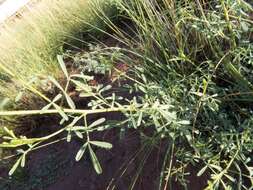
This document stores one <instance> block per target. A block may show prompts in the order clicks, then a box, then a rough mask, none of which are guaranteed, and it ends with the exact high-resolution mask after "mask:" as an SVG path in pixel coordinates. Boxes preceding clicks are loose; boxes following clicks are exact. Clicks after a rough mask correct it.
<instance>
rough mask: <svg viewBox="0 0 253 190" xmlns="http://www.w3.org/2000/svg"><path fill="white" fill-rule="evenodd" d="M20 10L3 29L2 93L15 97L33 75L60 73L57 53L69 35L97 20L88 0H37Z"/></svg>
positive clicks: (0, 41) (0, 38)
mask: <svg viewBox="0 0 253 190" xmlns="http://www.w3.org/2000/svg"><path fill="white" fill-rule="evenodd" d="M108 2H109V1H103V2H102V1H101V4H106V3H108ZM20 14H21V17H20V18H16V19H14V20H11V21H9V22H7V23H6V24H4V25H3V26H1V29H0V49H1V51H0V69H1V70H0V72H1V74H0V83H1V85H0V86H1V88H0V94H1V95H2V96H5V97H9V98H11V99H12V100H13V98H14V97H15V96H16V95H17V93H18V92H19V91H20V90H22V88H23V87H24V83H29V81H31V80H33V79H34V77H37V78H39V80H43V75H48V74H49V73H50V74H51V75H53V76H55V77H57V76H59V72H60V71H59V69H58V65H57V64H56V63H57V60H56V55H57V54H61V53H62V50H63V45H64V44H67V43H71V40H68V41H67V39H71V37H73V38H74V37H78V35H79V37H81V34H80V32H83V31H84V30H85V29H87V24H86V23H87V22H90V23H93V24H96V23H95V22H97V20H96V19H94V15H92V14H91V12H90V10H89V1H88V0H83V1H80V0H71V1H69V0H61V1H51V0H43V1H37V2H34V4H32V5H31V6H30V7H29V8H27V9H26V10H25V11H22V12H21V13H20ZM19 16H20V15H19ZM95 20H96V21H95Z"/></svg>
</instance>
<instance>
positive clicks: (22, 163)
mask: <svg viewBox="0 0 253 190" xmlns="http://www.w3.org/2000/svg"><path fill="white" fill-rule="evenodd" d="M25 159H26V154H23V155H22V156H21V164H20V166H21V167H22V168H24V167H25Z"/></svg>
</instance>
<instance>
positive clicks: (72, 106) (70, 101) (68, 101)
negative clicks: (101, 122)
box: [48, 76, 76, 109]
mask: <svg viewBox="0 0 253 190" xmlns="http://www.w3.org/2000/svg"><path fill="white" fill-rule="evenodd" d="M48 79H49V80H50V81H51V82H52V83H53V84H54V85H55V86H56V87H57V88H59V89H60V90H61V91H62V92H63V93H64V96H65V98H66V100H67V103H68V105H69V106H70V107H71V108H72V109H75V108H76V106H75V103H74V102H73V100H72V99H71V98H70V96H69V95H68V94H67V93H66V92H65V90H64V89H63V88H62V86H61V85H60V84H59V83H58V82H57V80H55V79H54V78H53V77H51V76H49V77H48Z"/></svg>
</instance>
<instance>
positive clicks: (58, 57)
mask: <svg viewBox="0 0 253 190" xmlns="http://www.w3.org/2000/svg"><path fill="white" fill-rule="evenodd" d="M57 60H58V63H59V64H60V66H61V69H62V72H63V73H64V75H65V76H66V77H67V78H68V77H69V74H68V71H67V68H66V65H65V63H64V60H63V56H62V55H57Z"/></svg>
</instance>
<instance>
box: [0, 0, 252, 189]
mask: <svg viewBox="0 0 253 190" xmlns="http://www.w3.org/2000/svg"><path fill="white" fill-rule="evenodd" d="M115 3H116V5H117V7H118V10H119V11H120V14H121V18H122V19H123V18H124V19H126V20H128V23H127V24H126V25H125V27H124V28H123V29H122V28H119V27H118V26H117V25H115V24H114V23H113V22H112V21H111V19H110V18H109V17H107V16H106V14H105V13H104V12H103V10H102V9H99V8H98V7H99V6H98V5H99V4H95V5H96V6H94V7H96V8H95V9H94V10H93V12H94V13H95V14H96V15H97V16H98V17H99V18H101V19H102V20H103V21H104V23H105V24H106V25H107V26H108V27H109V28H110V29H111V30H112V31H113V32H114V34H110V33H107V32H105V31H104V30H103V29H101V28H99V27H96V26H94V28H96V29H97V30H99V31H101V32H103V33H105V34H107V35H108V36H110V37H111V38H114V39H115V40H116V41H118V42H119V43H120V44H121V46H122V47H121V46H115V47H108V46H106V45H102V47H101V46H97V48H91V49H90V50H89V52H85V53H83V52H81V53H80V52H79V53H78V54H73V53H72V54H70V55H69V54H67V57H68V58H69V57H71V58H73V59H74V60H72V61H73V62H74V63H75V64H76V65H75V67H77V68H78V69H77V70H78V74H76V73H75V74H72V73H69V72H68V69H67V68H66V66H65V64H64V60H60V61H59V63H60V65H61V69H62V71H63V73H64V75H65V78H66V85H62V84H59V83H58V82H57V80H55V79H54V78H53V77H48V79H49V80H50V81H51V83H52V84H53V85H54V86H55V87H56V88H57V89H58V90H59V94H58V95H56V96H55V97H54V98H52V100H51V101H49V104H47V105H45V107H43V108H42V109H41V110H23V111H10V112H7V111H3V112H0V115H3V116H12V115H36V114H56V113H57V114H59V115H60V116H61V117H62V121H61V124H63V128H61V129H60V130H59V131H56V132H55V133H52V134H50V135H48V136H45V137H42V138H25V137H17V136H16V135H15V134H13V132H11V131H9V130H8V129H5V131H6V134H7V136H6V137H5V139H7V140H8V141H6V142H5V143H2V144H1V147H5V148H10V147H15V148H17V147H23V146H27V145H28V146H27V147H28V148H27V149H23V150H22V152H21V153H20V155H21V156H20V157H19V159H18V160H17V162H16V164H15V165H14V167H13V168H12V169H11V172H10V173H12V172H14V171H15V169H16V168H17V167H18V166H19V165H21V166H24V164H22V163H23V161H22V160H25V156H26V155H27V154H28V153H29V152H30V151H32V150H34V149H37V148H38V147H40V146H43V145H41V144H43V143H45V142H46V141H48V140H51V139H52V138H55V137H56V136H57V135H59V134H62V133H64V134H66V138H65V139H66V140H67V141H71V139H72V138H73V137H74V136H77V137H78V138H79V139H81V140H82V141H83V145H82V147H81V148H80V150H79V151H78V152H77V155H76V160H77V161H79V160H80V159H81V158H82V156H83V155H84V154H85V153H86V152H88V153H89V155H90V158H91V162H92V163H93V166H94V169H95V170H96V172H97V173H98V174H100V173H101V172H102V166H101V165H100V164H99V158H97V156H96V153H95V152H94V151H93V148H94V147H100V148H104V149H111V148H112V145H111V144H110V143H108V142H104V141H95V140H93V139H91V134H93V133H96V132H98V131H106V130H109V129H111V128H113V127H120V126H121V125H122V124H123V127H125V124H127V126H128V127H129V128H134V129H138V130H140V131H144V130H143V129H146V128H150V129H152V134H151V135H150V134H149V135H148V134H146V133H145V132H143V136H144V138H145V139H152V145H154V144H155V143H154V141H157V140H162V141H164V142H167V143H168V144H169V147H168V148H167V150H166V151H167V154H166V156H165V158H164V164H163V166H164V167H163V169H162V171H161V176H160V184H159V185H158V186H157V187H156V188H158V189H173V183H174V181H175V180H176V181H179V182H180V183H181V184H182V188H185V189H190V186H189V185H188V182H187V175H188V168H189V167H195V168H196V170H198V172H197V176H202V175H204V174H205V175H206V176H208V177H207V178H208V179H207V182H206V188H205V189H210V190H211V189H250V188H252V187H253V183H252V155H251V153H252V147H253V146H252V142H253V140H252V135H253V130H252V121H253V118H252V107H251V103H252V88H253V87H252V83H253V81H252V77H251V72H252V71H251V69H252V54H253V52H252V51H253V49H252V47H253V46H252V41H253V39H252V32H253V31H252V30H253V27H252V25H253V21H252V14H253V8H252V6H251V5H250V4H249V3H247V2H246V1H243V0H226V1H225V0H219V1H208V2H205V1H199V0H196V1H189V0H180V1H173V0H172V1H166V0H145V1H143V0H130V1H116V2H115ZM129 23H130V24H129ZM128 24H129V25H128ZM126 28H128V29H129V30H130V31H131V33H133V34H134V35H129V33H126ZM123 47H124V48H123ZM80 54H81V56H80ZM110 58H111V59H110ZM108 63H109V64H108ZM117 63H125V64H127V65H128V68H127V69H126V70H123V71H122V70H120V69H118V68H117V67H115V68H114V65H117ZM103 64H104V65H106V66H101V65H103ZM109 68H111V70H110V69H109ZM108 69H109V70H108ZM115 72H116V73H117V75H116V76H117V77H116V78H114V80H112V81H111V82H110V83H109V84H107V83H106V84H105V83H102V84H101V83H100V84H95V85H94V84H93V85H91V81H93V80H94V78H95V77H96V76H97V74H102V75H103V76H104V75H110V74H111V73H115ZM115 81H117V82H118V83H117V85H116V86H115ZM122 81H125V82H122ZM126 81H127V82H126ZM71 86H72V87H74V89H75V91H76V92H77V93H78V95H79V98H86V100H87V101H88V105H87V107H85V108H81V109H76V106H77V105H76V103H75V100H74V99H73V98H72V97H71V96H70V94H69V89H70V87H71ZM119 91H124V92H125V93H127V95H126V96H122V95H120V93H119ZM109 112H122V113H123V114H124V115H125V117H126V118H125V119H123V122H119V123H118V124H117V125H110V124H108V125H105V124H104V123H105V122H106V119H105V118H100V119H98V120H96V121H93V122H91V121H89V120H88V119H87V116H89V115H94V114H95V115H96V114H100V113H109ZM78 123H81V125H80V124H78ZM144 134H145V135H144ZM154 147H155V146H154ZM142 164H143V163H142ZM132 188H134V183H133V185H132Z"/></svg>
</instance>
